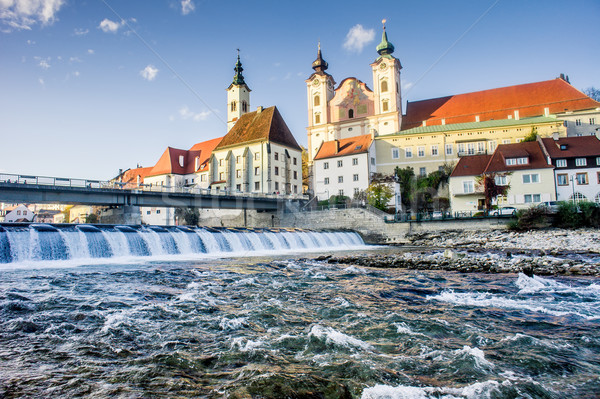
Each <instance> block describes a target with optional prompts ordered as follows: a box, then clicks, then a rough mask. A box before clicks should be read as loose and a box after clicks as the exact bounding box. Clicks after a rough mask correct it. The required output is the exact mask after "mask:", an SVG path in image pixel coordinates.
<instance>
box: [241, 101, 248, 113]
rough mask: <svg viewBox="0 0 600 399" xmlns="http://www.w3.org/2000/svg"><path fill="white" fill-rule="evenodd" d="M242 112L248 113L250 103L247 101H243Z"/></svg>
mask: <svg viewBox="0 0 600 399" xmlns="http://www.w3.org/2000/svg"><path fill="white" fill-rule="evenodd" d="M242 112H248V103H247V102H246V101H242Z"/></svg>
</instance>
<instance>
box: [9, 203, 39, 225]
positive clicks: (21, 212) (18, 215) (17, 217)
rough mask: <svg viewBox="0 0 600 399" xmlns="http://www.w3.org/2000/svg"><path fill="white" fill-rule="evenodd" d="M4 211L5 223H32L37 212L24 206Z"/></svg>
mask: <svg viewBox="0 0 600 399" xmlns="http://www.w3.org/2000/svg"><path fill="white" fill-rule="evenodd" d="M4 211H5V212H6V213H5V215H4V223H31V222H33V220H34V218H35V212H33V211H32V210H31V209H29V208H28V207H27V206H26V205H22V204H21V205H16V206H12V207H8V208H6V209H4Z"/></svg>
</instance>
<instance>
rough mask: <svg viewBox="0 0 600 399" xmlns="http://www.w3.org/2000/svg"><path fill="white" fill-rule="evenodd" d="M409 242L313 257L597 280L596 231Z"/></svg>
mask: <svg viewBox="0 0 600 399" xmlns="http://www.w3.org/2000/svg"><path fill="white" fill-rule="evenodd" d="M409 239H410V242H411V245H413V246H415V247H416V248H411V249H410V251H407V250H406V247H398V252H397V253H386V254H380V255H372V254H370V255H368V256H360V255H352V256H331V257H321V258H317V259H318V260H322V261H327V262H329V263H339V264H351V265H359V266H366V267H380V268H381V267H383V268H406V269H417V270H451V271H458V272H464V273H467V272H481V273H525V274H528V275H531V274H535V275H540V276H543V275H588V276H600V232H599V231H598V230H592V229H590V230H573V231H567V230H545V231H535V232H524V233H515V232H510V231H492V232H464V231H461V232H454V231H450V232H444V233H443V234H439V233H436V234H418V235H413V236H410V237H409Z"/></svg>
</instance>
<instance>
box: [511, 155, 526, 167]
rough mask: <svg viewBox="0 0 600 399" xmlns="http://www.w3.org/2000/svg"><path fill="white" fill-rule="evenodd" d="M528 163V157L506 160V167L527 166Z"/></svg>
mask: <svg viewBox="0 0 600 399" xmlns="http://www.w3.org/2000/svg"><path fill="white" fill-rule="evenodd" d="M528 163H529V158H527V157H519V158H506V166H514V165H527V164H528Z"/></svg>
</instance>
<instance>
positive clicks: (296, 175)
mask: <svg viewBox="0 0 600 399" xmlns="http://www.w3.org/2000/svg"><path fill="white" fill-rule="evenodd" d="M297 178H298V172H297V171H294V179H297Z"/></svg>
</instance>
